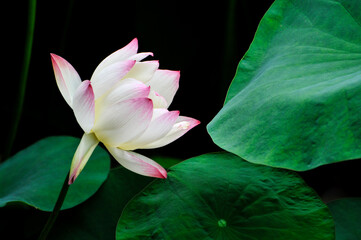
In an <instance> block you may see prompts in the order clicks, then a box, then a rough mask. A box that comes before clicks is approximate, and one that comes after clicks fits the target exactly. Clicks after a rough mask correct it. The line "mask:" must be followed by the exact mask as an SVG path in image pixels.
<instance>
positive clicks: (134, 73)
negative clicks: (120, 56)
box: [125, 60, 159, 83]
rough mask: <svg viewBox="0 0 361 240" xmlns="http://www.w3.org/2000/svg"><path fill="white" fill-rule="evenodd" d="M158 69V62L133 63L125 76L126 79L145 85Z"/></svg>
mask: <svg viewBox="0 0 361 240" xmlns="http://www.w3.org/2000/svg"><path fill="white" fill-rule="evenodd" d="M158 67H159V62H158V61H156V60H154V61H145V62H137V63H135V65H134V67H133V68H132V70H130V71H129V73H128V74H127V75H126V76H125V77H126V78H134V79H137V80H139V81H141V82H143V83H147V82H148V81H149V80H150V79H151V78H152V76H153V74H154V73H155V71H156V70H157V69H158Z"/></svg>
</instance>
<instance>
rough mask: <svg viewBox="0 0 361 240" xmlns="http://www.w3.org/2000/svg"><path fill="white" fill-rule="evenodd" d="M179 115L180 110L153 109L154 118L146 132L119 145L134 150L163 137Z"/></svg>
mask: <svg viewBox="0 0 361 240" xmlns="http://www.w3.org/2000/svg"><path fill="white" fill-rule="evenodd" d="M178 116H179V111H171V112H169V111H168V110H166V109H153V118H152V120H151V122H150V124H149V126H148V128H147V129H146V130H145V131H144V133H143V134H142V135H140V136H139V137H137V138H136V139H133V140H132V141H130V142H128V143H125V144H122V145H120V146H119V147H120V148H121V149H125V150H134V149H137V148H142V146H146V145H147V144H150V143H152V142H154V141H157V140H158V139H161V138H163V137H164V136H165V135H166V134H167V133H168V132H169V131H170V130H171V129H172V127H173V125H174V123H175V122H176V120H177V119H178Z"/></svg>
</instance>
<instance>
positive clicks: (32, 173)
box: [0, 136, 110, 211]
mask: <svg viewBox="0 0 361 240" xmlns="http://www.w3.org/2000/svg"><path fill="white" fill-rule="evenodd" d="M79 142H80V139H78V138H74V137H66V136H61V137H49V138H45V139H42V140H40V141H38V142H36V143H34V144H33V145H31V146H30V147H28V148H26V149H24V150H22V151H20V152H18V153H17V154H15V155H14V156H13V157H11V158H10V159H8V160H7V161H5V162H4V163H2V164H1V165H0V207H2V206H5V205H6V204H8V203H14V202H15V203H16V202H21V203H25V204H27V205H30V206H33V207H35V208H38V209H40V210H43V211H52V210H53V208H54V205H55V202H56V200H57V198H58V196H59V193H60V190H61V188H62V185H63V182H64V180H65V178H66V176H67V173H68V172H69V169H70V164H71V161H72V158H73V155H74V153H75V150H76V148H77V146H78V144H79ZM109 169H110V158H109V155H108V153H107V152H106V151H105V150H103V149H102V148H101V147H99V146H98V147H97V148H96V149H95V151H94V153H93V154H92V156H91V158H90V159H89V162H88V163H87V165H86V166H85V168H84V170H83V171H82V173H81V174H80V175H79V178H77V180H76V181H75V182H74V184H72V185H71V186H70V188H69V191H68V194H67V196H66V198H65V201H64V204H63V206H62V209H67V208H72V207H74V206H76V205H78V204H80V203H82V202H84V201H85V200H87V199H88V198H89V197H90V196H92V195H93V194H94V193H95V192H96V191H97V190H98V189H99V187H100V186H101V184H102V183H103V182H104V181H105V179H106V178H107V176H108V173H109Z"/></svg>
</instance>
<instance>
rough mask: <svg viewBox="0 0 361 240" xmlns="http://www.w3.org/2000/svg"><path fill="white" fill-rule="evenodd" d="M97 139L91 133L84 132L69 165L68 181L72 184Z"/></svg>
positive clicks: (96, 143) (90, 153)
mask: <svg viewBox="0 0 361 240" xmlns="http://www.w3.org/2000/svg"><path fill="white" fill-rule="evenodd" d="M98 143H99V141H98V139H97V138H96V137H95V135H94V134H93V133H89V134H87V133H85V134H84V135H83V137H82V139H81V140H80V143H79V146H78V148H77V149H76V152H75V154H74V157H73V161H72V163H71V167H70V173H69V182H68V184H69V185H70V184H72V183H73V182H74V181H75V179H76V178H77V177H78V176H79V174H80V172H81V171H82V170H83V168H84V166H85V164H86V163H87V162H88V160H89V158H90V156H91V155H92V153H93V151H94V149H95V148H96V146H97V145H98Z"/></svg>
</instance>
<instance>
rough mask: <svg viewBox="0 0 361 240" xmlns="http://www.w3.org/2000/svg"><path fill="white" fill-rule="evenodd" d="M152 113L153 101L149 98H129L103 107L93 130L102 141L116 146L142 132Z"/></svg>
mask: <svg viewBox="0 0 361 240" xmlns="http://www.w3.org/2000/svg"><path fill="white" fill-rule="evenodd" d="M152 113H153V103H152V100H150V99H149V98H135V99H128V100H125V101H122V102H119V103H115V104H113V105H110V106H107V107H106V108H104V109H102V110H101V114H100V115H99V116H97V119H96V121H95V124H94V127H93V131H94V133H95V134H96V136H97V137H98V139H99V140H100V141H101V142H103V143H104V144H107V145H110V146H113V147H116V146H119V145H120V144H122V143H124V142H128V141H130V140H132V139H134V138H136V137H138V136H139V135H140V134H142V133H143V132H144V131H145V129H146V128H147V127H148V125H149V123H150V120H151V119H152Z"/></svg>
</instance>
